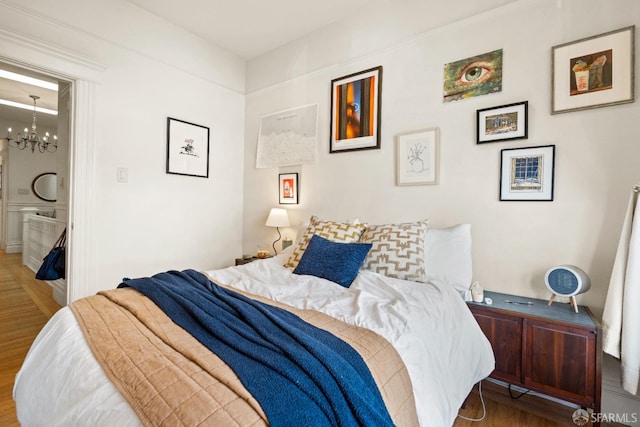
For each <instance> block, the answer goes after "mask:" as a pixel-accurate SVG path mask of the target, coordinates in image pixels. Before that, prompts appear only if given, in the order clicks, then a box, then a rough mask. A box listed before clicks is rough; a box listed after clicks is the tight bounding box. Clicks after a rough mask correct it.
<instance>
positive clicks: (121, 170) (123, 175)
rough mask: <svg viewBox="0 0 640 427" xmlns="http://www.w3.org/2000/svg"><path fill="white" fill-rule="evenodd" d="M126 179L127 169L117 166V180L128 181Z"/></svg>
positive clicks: (127, 177)
mask: <svg viewBox="0 0 640 427" xmlns="http://www.w3.org/2000/svg"><path fill="white" fill-rule="evenodd" d="M128 181H129V169H127V168H118V182H128Z"/></svg>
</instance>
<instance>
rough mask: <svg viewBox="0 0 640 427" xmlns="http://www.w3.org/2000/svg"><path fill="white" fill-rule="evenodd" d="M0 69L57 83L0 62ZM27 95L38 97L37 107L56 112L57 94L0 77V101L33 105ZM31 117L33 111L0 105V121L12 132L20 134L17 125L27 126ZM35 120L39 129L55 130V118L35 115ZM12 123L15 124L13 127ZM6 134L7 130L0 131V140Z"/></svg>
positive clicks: (46, 115) (48, 78)
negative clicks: (7, 124) (8, 125)
mask: <svg viewBox="0 0 640 427" xmlns="http://www.w3.org/2000/svg"><path fill="white" fill-rule="evenodd" d="M0 69H3V70H7V71H11V72H14V73H18V74H22V75H26V76H29V77H34V78H37V79H41V80H45V81H48V82H52V83H57V81H56V80H55V79H52V78H50V77H47V76H45V75H42V74H39V73H36V72H31V71H28V70H25V69H22V68H17V67H13V66H11V65H9V64H4V63H2V62H0ZM29 95H36V96H39V97H40V99H38V101H37V105H38V107H43V108H48V109H50V110H55V111H57V110H58V92H56V91H53V90H50V89H44V88H41V87H38V86H33V85H29V84H26V83H20V82H17V81H14V80H9V79H5V78H2V77H0V99H5V100H8V101H13V102H18V103H20V104H27V105H33V100H32V99H31V98H29ZM32 117H33V110H24V109H22V108H16V107H9V106H6V105H2V104H0V119H2V122H3V123H4V122H6V123H10V126H11V127H12V130H13V132H22V129H19V128H18V124H20V123H21V124H23V126H24V125H26V124H29V123H31V120H32ZM36 119H37V124H38V128H39V129H40V128H43V129H55V127H56V124H57V119H56V116H52V115H49V114H42V113H37V114H36ZM13 123H16V124H15V125H14V124H13ZM38 133H41V132H38ZM6 134H7V129H0V138H3V137H4V136H6Z"/></svg>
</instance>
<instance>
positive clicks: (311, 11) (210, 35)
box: [129, 0, 477, 59]
mask: <svg viewBox="0 0 640 427" xmlns="http://www.w3.org/2000/svg"><path fill="white" fill-rule="evenodd" d="M392 1H393V0H319V1H318V0H313V1H310V0H231V1H229V0H181V1H158V0H129V2H131V3H133V4H136V5H137V6H139V7H141V8H142V9H145V10H147V11H148V12H151V13H153V14H154V15H157V16H159V17H162V18H164V19H166V20H167V21H169V22H171V23H173V24H175V25H177V26H178V27H182V28H184V29H186V30H188V31H190V32H192V33H194V34H196V35H198V36H200V37H202V38H203V39H205V40H208V41H209V42H211V43H214V44H216V45H218V46H219V47H222V48H224V49H225V50H228V51H229V52H232V53H234V54H236V55H238V56H240V57H241V58H244V59H251V58H253V57H256V56H259V55H261V54H263V53H265V52H268V51H270V50H272V49H275V48H276V47H279V46H282V45H284V44H286V43H288V42H290V41H292V40H295V39H298V38H300V37H302V36H304V35H306V34H309V33H312V32H314V31H316V30H318V29H320V28H323V27H326V26H328V25H330V24H332V23H334V22H337V21H340V20H343V19H346V18H349V17H357V14H358V12H359V11H362V10H366V8H367V7H370V6H372V5H376V4H381V3H389V2H392ZM439 1H441V0H439ZM464 1H469V0H464ZM471 1H474V2H475V1H477V0H471Z"/></svg>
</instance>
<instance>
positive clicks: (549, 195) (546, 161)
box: [500, 145, 556, 201]
mask: <svg viewBox="0 0 640 427" xmlns="http://www.w3.org/2000/svg"><path fill="white" fill-rule="evenodd" d="M555 148H556V146H555V145H545V146H540V147H526V148H511V149H504V150H502V154H501V156H502V158H501V161H500V200H502V201H552V200H553V179H554V169H555V159H554V157H555Z"/></svg>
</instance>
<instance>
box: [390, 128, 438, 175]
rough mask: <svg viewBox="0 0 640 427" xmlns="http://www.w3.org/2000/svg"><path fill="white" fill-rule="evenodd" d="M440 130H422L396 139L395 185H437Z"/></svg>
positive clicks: (401, 135)
mask: <svg viewBox="0 0 640 427" xmlns="http://www.w3.org/2000/svg"><path fill="white" fill-rule="evenodd" d="M439 143H440V130H439V129H438V128H431V129H424V130H420V131H415V132H409V133H404V134H400V135H398V136H397V137H396V184H397V185H423V184H437V183H438V167H439V161H438V156H439Z"/></svg>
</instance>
